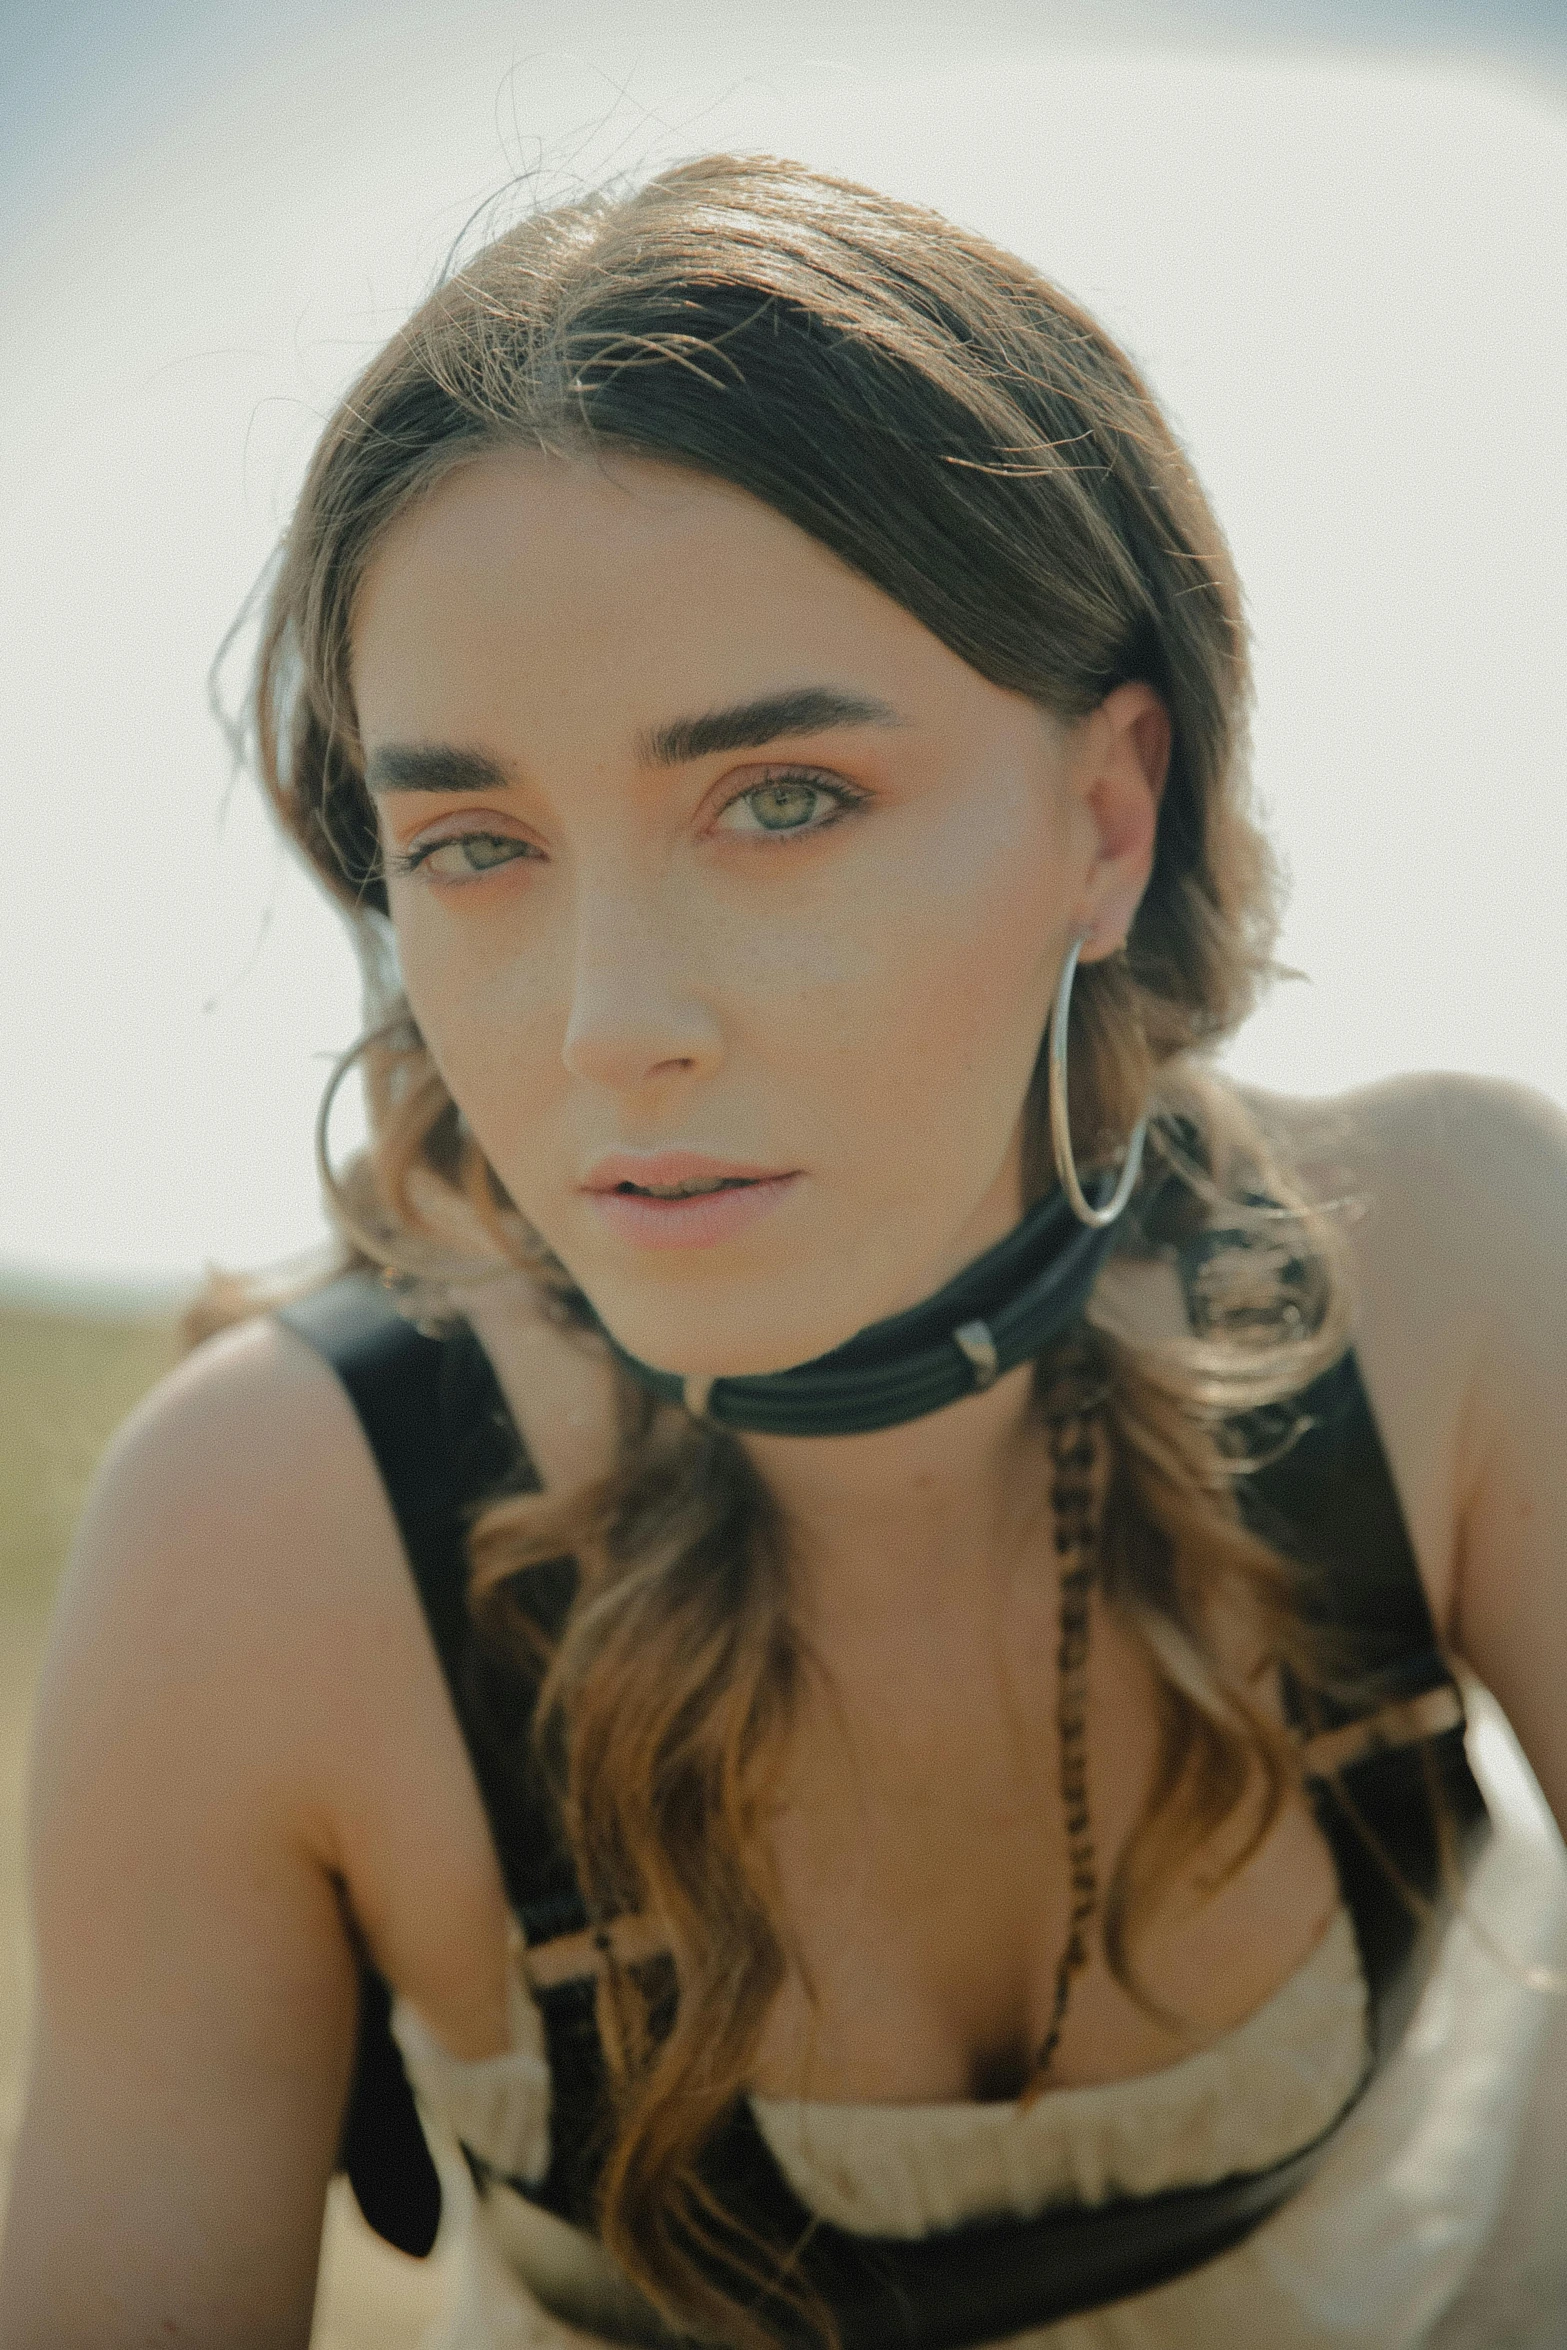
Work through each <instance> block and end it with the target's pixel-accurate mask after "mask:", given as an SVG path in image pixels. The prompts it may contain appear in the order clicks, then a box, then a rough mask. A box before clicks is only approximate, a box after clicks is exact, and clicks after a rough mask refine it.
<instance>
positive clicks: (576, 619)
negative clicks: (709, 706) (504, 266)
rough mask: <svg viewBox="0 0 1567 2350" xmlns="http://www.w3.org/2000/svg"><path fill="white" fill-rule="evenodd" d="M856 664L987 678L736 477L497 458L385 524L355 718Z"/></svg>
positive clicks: (903, 689)
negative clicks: (731, 481)
mask: <svg viewBox="0 0 1567 2350" xmlns="http://www.w3.org/2000/svg"><path fill="white" fill-rule="evenodd" d="M845 674H849V675H851V676H852V677H853V680H854V682H855V683H856V684H857V685H859V686H861V687H862V688H863V690H864V691H865V692H866V693H867V694H879V695H880V696H882V697H883V698H885V699H887V700H889V701H898V700H899V698H900V696H901V697H902V699H903V701H904V702H908V701H909V700H911V699H912V700H913V701H914V702H915V703H916V704H918V703H919V702H921V701H923V700H925V699H926V698H927V697H931V696H938V697H939V696H947V697H950V695H951V694H952V693H953V691H954V690H966V691H972V690H973V689H974V688H981V689H982V690H983V691H985V692H987V693H991V692H995V691H996V690H997V689H995V688H993V687H988V686H986V685H985V682H984V681H983V680H981V679H980V678H979V677H978V674H977V672H975V671H973V670H971V669H970V668H969V667H968V665H967V664H966V663H965V662H963V661H962V660H961V659H960V658H959V657H958V656H957V655H956V654H954V653H952V652H950V651H949V650H948V648H947V647H946V646H944V645H942V644H941V643H940V641H939V640H938V639H937V638H936V637H934V636H932V635H931V634H930V632H929V631H928V630H927V629H926V628H924V627H923V625H922V624H921V623H920V622H919V621H917V620H916V619H915V618H914V617H913V615H912V614H911V613H909V612H907V611H905V610H904V608H903V607H902V606H901V605H900V604H898V603H896V602H894V601H893V599H892V598H891V597H889V596H886V595H884V594H883V593H882V592H881V590H880V589H878V588H876V587H874V586H872V585H871V583H870V582H869V581H868V580H866V579H863V578H862V577H861V576H860V575H859V574H858V573H857V572H855V571H853V570H851V569H850V568H849V566H848V565H847V564H845V563H843V562H840V561H839V559H838V558H837V557H836V556H835V555H833V554H832V553H831V552H829V550H828V549H826V548H825V547H823V546H821V545H820V544H819V543H818V542H817V541H816V540H814V539H812V538H810V537H809V536H808V535H807V534H806V533H805V532H804V531H801V530H799V529H797V528H796V527H795V525H794V524H793V523H791V522H788V521H787V520H785V518H784V517H783V516H782V515H780V514H778V513H776V512H774V510H773V509H772V508H771V507H769V506H766V505H764V504H763V503H762V502H761V501H760V500H759V499H756V498H753V497H751V496H749V495H748V494H747V493H746V492H745V491H743V490H739V489H735V488H732V487H731V486H729V485H728V484H726V483H723V482H718V481H714V480H713V479H711V478H710V477H708V476H705V475H701V474H696V473H689V472H686V471H684V470H682V469H680V468H678V467H675V466H671V465H664V464H659V463H654V462H652V461H650V460H647V459H644V458H638V457H629V456H623V455H619V454H611V455H599V454H597V453H593V454H588V455H583V456H575V455H574V456H570V457H563V456H551V455H545V454H543V453H540V452H534V451H531V450H530V451H506V452H504V453H492V454H488V455H486V456H485V457H483V458H480V459H476V460H474V461H473V462H472V463H470V464H465V465H463V466H462V467H461V468H460V469H459V470H458V471H456V472H455V473H453V474H451V475H449V476H448V477H447V478H446V479H445V480H444V481H442V482H441V483H440V484H439V485H438V486H437V487H436V488H435V489H434V490H433V491H432V492H431V493H430V494H429V495H428V496H427V497H425V498H423V499H421V500H420V501H419V502H418V503H417V504H416V505H415V506H414V507H413V508H411V509H410V510H409V511H408V512H407V513H405V514H403V515H402V516H400V517H399V518H398V520H397V521H396V522H395V523H393V524H392V525H391V527H390V528H389V530H388V531H387V533H386V535H385V537H384V539H383V540H382V542H381V544H380V546H379V547H378V548H377V549H376V551H375V553H374V555H373V557H372V559H371V562H370V564H369V566H368V569H367V571H366V575H365V579H364V583H363V586H362V588H361V591H360V594H359V597H358V599H357V602H356V606H355V612H354V624H353V654H352V676H353V686H354V694H355V700H356V703H357V705H358V709H359V714H360V722H361V728H362V731H363V733H364V735H365V738H366V740H367V741H370V740H373V739H375V738H376V737H382V738H385V737H392V736H396V737H410V738H414V737H418V736H421V735H428V734H430V733H431V732H432V731H434V730H435V729H437V728H440V729H442V730H448V729H449V728H450V726H451V725H452V723H453V721H454V718H456V717H458V716H460V718H461V721H462V724H463V727H464V730H465V731H466V732H470V733H472V732H482V731H489V732H492V733H493V732H496V731H499V730H501V729H503V728H505V727H507V726H508V725H509V724H510V723H511V722H512V721H514V720H515V717H516V715H517V712H518V710H519V708H520V707H522V706H524V705H525V706H526V708H527V710H528V712H529V714H530V719H531V720H532V722H534V723H548V721H549V719H550V717H551V715H552V714H558V715H560V716H562V717H565V716H567V715H569V716H571V718H572V719H573V721H574V722H576V723H581V722H582V721H583V720H584V718H586V717H588V716H592V715H596V716H597V717H599V718H607V717H608V716H609V715H610V713H611V712H612V711H613V712H616V713H620V714H622V715H623V714H624V713H625V712H626V711H627V710H628V709H629V708H630V707H632V706H635V708H636V710H637V714H638V717H639V719H640V718H641V717H643V716H645V715H647V714H649V713H651V714H654V715H658V714H662V713H663V712H665V711H667V710H668V709H669V708H672V707H681V708H684V707H691V708H697V707H700V706H702V703H703V702H704V701H711V700H714V699H721V700H732V699H734V698H735V697H736V696H737V695H739V694H743V693H751V692H761V691H766V690H769V689H772V688H775V687H776V686H777V685H778V684H779V682H780V681H791V680H793V679H796V678H800V677H816V676H818V675H830V676H834V677H842V676H844V675H845Z"/></svg>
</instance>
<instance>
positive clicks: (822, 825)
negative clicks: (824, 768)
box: [718, 775, 860, 836]
mask: <svg viewBox="0 0 1567 2350" xmlns="http://www.w3.org/2000/svg"><path fill="white" fill-rule="evenodd" d="M859 797H860V795H859V794H858V793H854V792H851V791H849V790H848V789H847V788H845V787H844V786H842V785H840V784H836V783H818V782H817V781H816V779H815V778H814V777H813V776H809V775H780V776H776V777H775V778H774V779H773V781H772V782H771V783H753V784H752V786H751V788H750V790H749V791H743V792H740V793H738V794H737V795H736V797H735V798H734V799H732V800H731V801H730V803H729V805H728V807H727V808H725V809H724V811H723V814H722V815H721V816H720V817H719V819H718V821H719V823H720V824H721V825H722V827H723V828H724V830H725V831H726V832H749V833H751V834H752V835H753V836H754V835H755V834H757V833H767V832H770V833H774V834H777V833H787V832H825V831H826V829H827V827H828V825H829V824H834V823H836V822H837V820H838V818H839V817H840V816H844V815H847V814H848V813H849V811H850V809H851V808H853V807H855V806H856V805H857V804H858V801H859Z"/></svg>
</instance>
